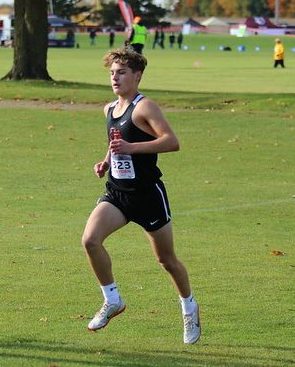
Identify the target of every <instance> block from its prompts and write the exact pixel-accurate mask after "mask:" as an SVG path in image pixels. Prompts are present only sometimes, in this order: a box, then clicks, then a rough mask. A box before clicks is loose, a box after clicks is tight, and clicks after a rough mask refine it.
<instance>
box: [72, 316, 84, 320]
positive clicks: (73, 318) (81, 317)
mask: <svg viewBox="0 0 295 367" xmlns="http://www.w3.org/2000/svg"><path fill="white" fill-rule="evenodd" d="M87 318H88V317H87V316H85V315H74V316H70V319H72V320H85V319H87Z"/></svg>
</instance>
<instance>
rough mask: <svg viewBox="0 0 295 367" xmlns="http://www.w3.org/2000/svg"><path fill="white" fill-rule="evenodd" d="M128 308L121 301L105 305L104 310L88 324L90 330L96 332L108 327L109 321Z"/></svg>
mask: <svg viewBox="0 0 295 367" xmlns="http://www.w3.org/2000/svg"><path fill="white" fill-rule="evenodd" d="M125 308H126V305H125V303H124V302H123V301H122V300H121V298H120V300H119V303H116V304H108V303H106V302H105V303H104V304H103V306H102V308H101V309H100V310H99V311H98V312H97V313H96V314H95V316H94V318H93V319H92V320H91V321H90V322H89V324H88V330H90V331H96V330H99V329H102V328H104V327H105V326H107V324H108V323H109V321H110V320H111V319H112V318H113V317H115V316H117V315H119V314H120V313H121V312H123V311H124V310H125Z"/></svg>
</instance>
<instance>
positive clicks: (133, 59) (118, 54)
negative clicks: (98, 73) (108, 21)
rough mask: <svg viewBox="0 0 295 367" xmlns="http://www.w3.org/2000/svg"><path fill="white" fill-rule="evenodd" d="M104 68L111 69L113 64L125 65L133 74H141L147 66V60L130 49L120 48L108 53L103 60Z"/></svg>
mask: <svg viewBox="0 0 295 367" xmlns="http://www.w3.org/2000/svg"><path fill="white" fill-rule="evenodd" d="M103 61H104V66H105V67H108V68H109V67H111V65H112V64H113V63H114V62H118V63H120V64H122V65H127V66H128V67H129V68H130V69H131V70H132V71H133V72H135V71H141V72H143V71H144V69H145V67H146V66H147V59H146V58H145V57H144V56H142V55H141V54H139V53H137V52H135V51H134V50H133V49H132V48H131V47H122V48H118V49H117V50H114V51H110V52H108V53H107V54H106V55H105V56H104V58H103Z"/></svg>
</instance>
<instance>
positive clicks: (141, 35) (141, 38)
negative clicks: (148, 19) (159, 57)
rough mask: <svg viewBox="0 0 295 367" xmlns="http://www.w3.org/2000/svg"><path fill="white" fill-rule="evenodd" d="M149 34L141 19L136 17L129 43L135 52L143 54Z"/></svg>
mask: <svg viewBox="0 0 295 367" xmlns="http://www.w3.org/2000/svg"><path fill="white" fill-rule="evenodd" d="M147 33H148V31H147V29H146V27H145V26H144V25H143V23H142V20H141V17H138V16H137V17H135V18H134V20H133V25H132V31H131V34H130V37H129V40H128V43H129V44H130V46H131V47H132V48H133V50H134V51H135V52H137V53H139V54H142V52H143V49H144V45H145V42H146V39H147Z"/></svg>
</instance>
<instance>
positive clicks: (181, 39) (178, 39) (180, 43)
mask: <svg viewBox="0 0 295 367" xmlns="http://www.w3.org/2000/svg"><path fill="white" fill-rule="evenodd" d="M182 42H183V34H182V32H179V33H178V36H177V43H178V48H179V49H181V47H182Z"/></svg>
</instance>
